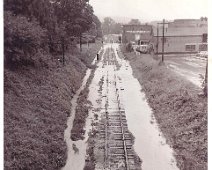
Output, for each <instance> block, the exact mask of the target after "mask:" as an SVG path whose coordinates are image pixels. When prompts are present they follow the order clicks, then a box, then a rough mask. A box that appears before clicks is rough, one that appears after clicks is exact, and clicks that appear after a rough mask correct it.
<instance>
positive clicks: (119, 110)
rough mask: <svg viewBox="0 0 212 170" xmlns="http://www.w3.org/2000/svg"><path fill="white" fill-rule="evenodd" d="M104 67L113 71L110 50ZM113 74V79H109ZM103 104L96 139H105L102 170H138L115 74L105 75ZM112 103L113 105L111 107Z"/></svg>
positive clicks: (113, 63)
mask: <svg viewBox="0 0 212 170" xmlns="http://www.w3.org/2000/svg"><path fill="white" fill-rule="evenodd" d="M103 63H104V67H107V66H109V67H110V69H112V68H113V69H114V70H116V57H115V55H114V53H113V49H109V53H108V55H107V56H106V57H105V58H104V61H103ZM112 74H113V75H112ZM105 77H106V91H105V93H106V95H105V96H106V102H105V108H104V113H103V115H102V119H101V120H100V122H99V129H100V130H99V133H100V134H99V135H100V138H102V139H104V143H105V144H104V169H107V170H109V169H111V170H116V169H117V170H141V168H140V166H139V165H140V159H139V157H138V156H137V155H136V153H135V151H134V149H133V140H134V139H133V136H132V134H131V133H130V132H129V130H128V126H127V120H126V116H125V110H124V107H123V103H122V102H121V101H122V99H121V90H123V89H120V87H119V86H118V81H119V80H118V78H117V75H116V71H114V72H112V73H111V72H110V71H107V75H106V76H105ZM111 102H112V103H111Z"/></svg>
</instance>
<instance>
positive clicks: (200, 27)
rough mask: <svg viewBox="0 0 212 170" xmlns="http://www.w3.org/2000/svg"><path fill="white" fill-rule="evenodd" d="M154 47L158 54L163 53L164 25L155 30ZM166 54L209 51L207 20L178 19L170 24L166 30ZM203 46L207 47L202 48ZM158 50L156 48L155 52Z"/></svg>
mask: <svg viewBox="0 0 212 170" xmlns="http://www.w3.org/2000/svg"><path fill="white" fill-rule="evenodd" d="M153 30H154V46H155V47H157V42H158V53H161V52H162V40H163V38H162V37H163V36H162V24H160V27H159V34H158V36H157V28H156V27H155V28H154V29H153ZM164 31H165V32H164V34H165V39H164V42H165V44H164V52H165V53H187V52H198V51H205V50H207V47H206V46H207V36H208V24H207V19H206V18H201V19H177V20H174V21H173V22H170V23H168V24H167V25H166V26H165V30H164ZM202 44H204V45H206V46H204V47H206V48H202V47H203V46H202ZM156 51H157V49H156V48H155V52H156Z"/></svg>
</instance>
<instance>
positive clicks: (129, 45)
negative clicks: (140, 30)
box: [126, 43, 133, 52]
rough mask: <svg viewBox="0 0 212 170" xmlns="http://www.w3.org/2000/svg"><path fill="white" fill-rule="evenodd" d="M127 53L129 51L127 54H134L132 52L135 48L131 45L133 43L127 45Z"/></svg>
mask: <svg viewBox="0 0 212 170" xmlns="http://www.w3.org/2000/svg"><path fill="white" fill-rule="evenodd" d="M126 51H127V52H132V51H133V47H132V44H131V43H128V44H127V45H126Z"/></svg>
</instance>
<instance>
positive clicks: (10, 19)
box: [4, 12, 46, 65]
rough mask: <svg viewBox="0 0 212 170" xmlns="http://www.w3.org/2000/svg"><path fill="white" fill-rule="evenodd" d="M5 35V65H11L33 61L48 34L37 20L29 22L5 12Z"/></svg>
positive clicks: (22, 17) (24, 18)
mask: <svg viewBox="0 0 212 170" xmlns="http://www.w3.org/2000/svg"><path fill="white" fill-rule="evenodd" d="M4 35H5V37H4V47H5V48H4V50H5V51H4V52H5V53H4V54H5V63H6V65H8V64H9V65H10V64H13V63H14V62H16V63H17V62H23V61H27V60H29V61H30V60H32V56H34V55H35V54H36V52H37V51H38V49H39V48H41V47H42V46H43V43H44V39H45V35H46V33H45V30H44V29H42V28H41V27H40V26H39V24H38V23H37V22H36V21H35V20H32V21H31V22H29V21H28V19H27V18H26V17H24V16H14V15H13V14H12V13H10V12H5V16H4Z"/></svg>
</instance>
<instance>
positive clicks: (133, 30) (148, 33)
mask: <svg viewBox="0 0 212 170" xmlns="http://www.w3.org/2000/svg"><path fill="white" fill-rule="evenodd" d="M122 28H123V32H122V42H123V43H129V42H135V43H136V44H148V43H149V42H151V41H152V40H153V28H152V26H151V25H147V24H146V25H123V27H122Z"/></svg>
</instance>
